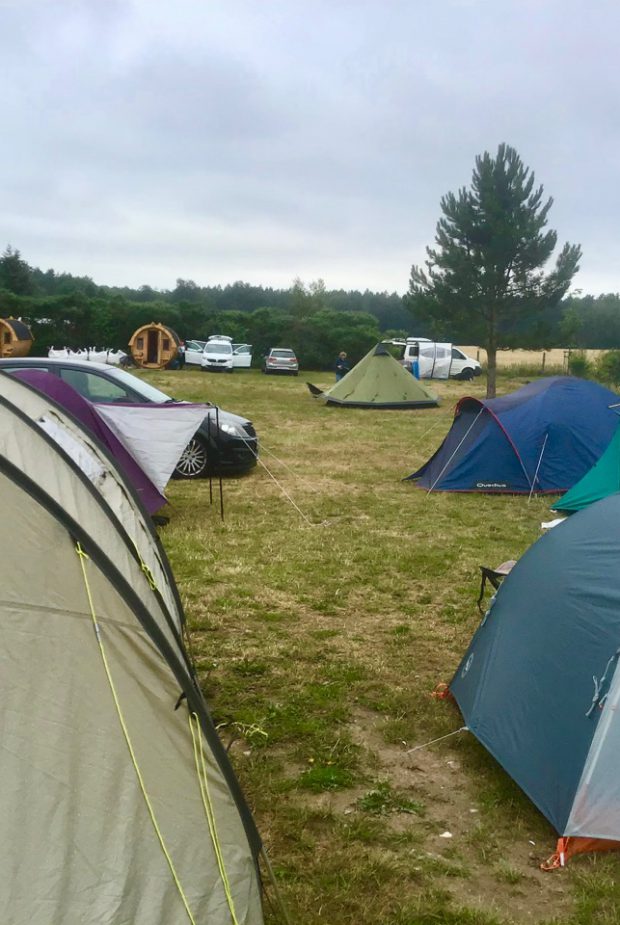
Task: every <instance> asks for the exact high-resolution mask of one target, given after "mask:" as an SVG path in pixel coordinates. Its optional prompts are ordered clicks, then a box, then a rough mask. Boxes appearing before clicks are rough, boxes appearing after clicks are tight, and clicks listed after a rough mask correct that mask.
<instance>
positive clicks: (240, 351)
mask: <svg viewBox="0 0 620 925" xmlns="http://www.w3.org/2000/svg"><path fill="white" fill-rule="evenodd" d="M232 348H233V366H234V367H235V369H249V368H250V367H251V365H252V344H233V345H232Z"/></svg>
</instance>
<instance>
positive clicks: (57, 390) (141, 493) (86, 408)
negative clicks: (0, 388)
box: [12, 369, 167, 514]
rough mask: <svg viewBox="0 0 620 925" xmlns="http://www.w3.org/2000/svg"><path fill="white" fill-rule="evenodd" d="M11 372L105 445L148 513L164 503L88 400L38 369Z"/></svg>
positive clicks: (56, 377) (164, 500)
mask: <svg viewBox="0 0 620 925" xmlns="http://www.w3.org/2000/svg"><path fill="white" fill-rule="evenodd" d="M12 375H14V376H15V377H17V378H18V379H22V380H23V381H24V382H27V383H28V384H29V385H31V386H33V388H35V389H37V391H39V392H43V394H44V395H47V396H48V397H49V398H51V399H53V400H54V401H55V402H57V404H59V405H60V406H61V407H62V408H64V409H65V410H66V411H68V412H69V413H70V414H72V415H73V417H74V418H77V420H78V421H79V422H80V424H82V425H83V426H84V428H85V429H86V430H87V431H89V432H90V433H91V434H94V435H95V437H97V439H98V440H99V442H100V443H103V445H104V446H105V447H106V448H107V450H108V452H109V453H110V456H112V458H113V459H114V460H115V461H116V463H117V465H118V467H119V469H120V470H121V472H122V473H123V474H124V475H125V476H126V477H127V479H128V480H129V482H130V483H131V485H132V486H133V487H134V489H135V491H136V494H137V495H138V497H139V498H140V500H141V501H142V504H143V505H144V507H145V508H146V510H147V511H148V513H149V514H154V513H155V511H158V510H159V509H160V507H163V505H164V504H166V503H167V502H166V498H165V497H164V496H163V495H162V494H161V493H160V492H159V491H158V490H157V488H156V487H155V485H153V483H152V482H151V480H150V479H149V477H148V476H147V475H146V474H145V472H144V470H143V469H142V468H141V467H140V466H139V465H138V463H137V462H136V460H135V459H134V458H133V456H132V455H131V453H129V452H128V451H127V450H126V449H125V447H124V446H123V444H122V443H121V442H120V440H119V439H118V438H117V437H116V436H115V435H114V434H113V433H112V431H111V430H110V428H109V427H108V425H107V424H106V423H105V422H104V421H103V420H102V419H101V418H100V417H99V415H98V414H97V412H96V410H95V409H94V407H93V405H92V404H91V402H89V401H87V399H85V398H83V397H82V396H81V395H80V394H79V393H78V392H76V391H75V389H74V388H72V387H71V386H70V385H69V384H68V383H67V382H64V381H63V380H62V379H59V378H58V376H54V375H53V374H52V373H46V372H43V371H42V370H39V369H17V370H15V371H13V372H12Z"/></svg>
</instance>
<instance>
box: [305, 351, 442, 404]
mask: <svg viewBox="0 0 620 925" xmlns="http://www.w3.org/2000/svg"><path fill="white" fill-rule="evenodd" d="M308 388H309V389H310V392H311V393H312V395H314V397H315V398H318V399H320V400H322V401H324V402H325V403H326V404H328V405H341V406H343V407H348V408H394V409H399V408H403V409H404V408H430V407H433V406H435V405H438V404H439V399H438V398H437V396H436V395H435V393H434V392H432V391H431V390H430V389H428V388H427V387H426V386H425V385H422V383H421V382H420V381H419V380H418V379H416V378H415V376H412V375H411V373H410V372H408V370H406V369H405V367H404V366H401V365H400V363H399V362H398V361H397V360H395V359H394V357H393V356H392V354H391V353H390V352H389V350H388V349H387V347H386V346H385V345H384V344H377V345H376V347H373V348H372V350H369V352H368V353H367V354H366V356H365V357H363V359H361V360H360V361H359V363H358V364H357V365H356V366H354V367H353V369H351V370H350V371H349V372H348V373H347V374H346V376H343V378H342V379H341V380H340V381H339V382H337V383H336V384H335V385H334V386H332V388H331V389H328V390H327V391H326V392H322V391H321V389H319V388H317V386H315V385H311V384H310V383H308Z"/></svg>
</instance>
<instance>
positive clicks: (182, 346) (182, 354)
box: [177, 340, 185, 369]
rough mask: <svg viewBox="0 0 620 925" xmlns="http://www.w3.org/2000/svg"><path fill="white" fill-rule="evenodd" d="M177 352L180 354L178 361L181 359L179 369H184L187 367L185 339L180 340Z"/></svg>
mask: <svg viewBox="0 0 620 925" xmlns="http://www.w3.org/2000/svg"><path fill="white" fill-rule="evenodd" d="M177 354H178V361H179V369H184V368H185V341H183V340H182V341H181V342H180V344H179V346H178V347H177Z"/></svg>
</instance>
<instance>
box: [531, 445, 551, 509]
mask: <svg viewBox="0 0 620 925" xmlns="http://www.w3.org/2000/svg"><path fill="white" fill-rule="evenodd" d="M548 438H549V432H548V431H547V433H546V434H545V440H544V443H543V445H542V450H541V451H540V456H539V457H538V465H537V466H536V472H535V473H534V478H533V479H532V487H531V489H530V496H529V498H528V499H527V503H528V504H529V503H530V501H531V500H532V495H533V494H534V486H535V485H536V479H537V478H538V470H539V469H540V464H541V462H542V458H543V453H544V452H545V447H546V446H547V440H548Z"/></svg>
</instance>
